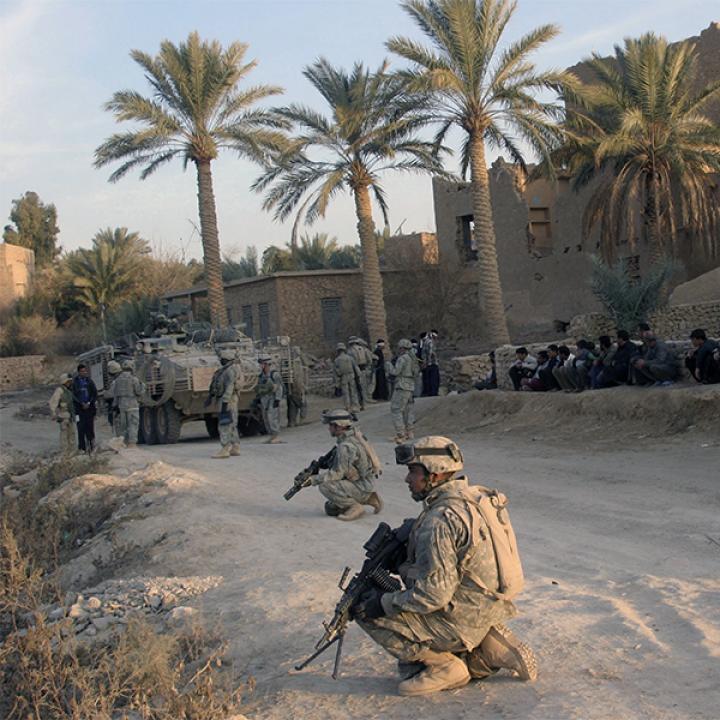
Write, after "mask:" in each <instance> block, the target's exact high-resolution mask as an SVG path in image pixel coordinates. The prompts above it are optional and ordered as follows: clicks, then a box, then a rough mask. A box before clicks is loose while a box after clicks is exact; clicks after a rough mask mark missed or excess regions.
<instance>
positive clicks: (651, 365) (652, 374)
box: [631, 331, 678, 385]
mask: <svg viewBox="0 0 720 720" xmlns="http://www.w3.org/2000/svg"><path fill="white" fill-rule="evenodd" d="M643 340H644V341H645V347H646V349H645V351H644V353H643V354H642V356H641V357H636V358H634V359H633V360H632V362H631V375H632V380H633V382H634V383H635V384H636V385H672V384H673V381H674V380H675V378H676V377H677V373H678V366H677V361H676V358H675V354H674V353H673V352H672V351H671V350H670V348H669V347H668V346H667V345H666V344H665V343H664V342H662V341H661V340H658V339H657V338H656V337H655V335H653V334H652V333H650V332H649V331H648V332H644V333H643Z"/></svg>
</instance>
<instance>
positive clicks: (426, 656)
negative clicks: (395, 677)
mask: <svg viewBox="0 0 720 720" xmlns="http://www.w3.org/2000/svg"><path fill="white" fill-rule="evenodd" d="M418 660H420V661H421V662H423V663H424V664H425V666H426V667H425V669H424V670H422V671H421V672H419V673H418V674H417V675H414V676H413V677H411V678H409V679H408V680H403V681H402V682H401V683H400V684H399V685H398V692H399V693H400V695H429V694H430V693H434V692H439V691H440V690H454V689H455V688H459V687H462V686H463V685H467V684H468V683H469V682H470V673H469V672H468V669H467V665H466V664H465V662H464V661H463V660H462V659H461V658H459V657H457V656H456V655H453V654H452V653H449V652H444V653H436V652H432V651H431V650H426V651H425V652H424V653H423V654H422V655H421V656H420V657H419V658H418Z"/></svg>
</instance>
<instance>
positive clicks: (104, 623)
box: [92, 615, 115, 632]
mask: <svg viewBox="0 0 720 720" xmlns="http://www.w3.org/2000/svg"><path fill="white" fill-rule="evenodd" d="M92 624H93V627H94V628H95V629H96V630H98V631H99V632H102V631H103V630H107V629H108V628H109V627H110V626H111V625H114V624H115V618H114V617H112V615H104V616H102V617H96V618H93V619H92Z"/></svg>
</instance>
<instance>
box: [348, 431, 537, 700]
mask: <svg viewBox="0 0 720 720" xmlns="http://www.w3.org/2000/svg"><path fill="white" fill-rule="evenodd" d="M396 460H397V462H398V464H403V465H407V466H408V475H407V478H406V480H405V482H406V483H407V484H408V486H409V488H410V492H411V495H412V498H413V500H415V501H417V502H421V501H422V502H423V505H424V507H423V511H422V513H421V514H420V516H419V517H418V519H417V520H416V521H415V525H414V526H413V529H412V532H411V534H410V537H409V539H408V544H407V557H406V559H405V561H404V562H403V563H402V564H401V565H400V566H399V567H398V568H396V569H395V570H396V572H397V574H399V575H400V577H401V578H402V580H403V582H404V585H405V589H403V590H399V591H397V592H393V593H383V592H382V591H381V590H379V589H377V588H376V589H373V590H371V591H368V593H366V594H365V595H364V596H363V597H362V598H361V600H360V602H359V603H358V605H357V606H356V607H355V609H354V617H355V619H356V620H357V621H358V623H359V624H360V626H361V627H362V628H363V630H365V632H367V633H368V635H370V637H372V638H373V639H374V640H375V641H376V642H378V643H379V644H380V645H382V646H383V647H384V648H385V649H386V650H387V651H388V652H389V653H391V654H392V655H394V656H395V657H396V658H397V659H398V661H399V663H398V671H399V674H400V677H401V682H400V685H399V686H398V690H399V692H400V694H401V695H425V694H428V693H432V692H437V691H438V690H450V689H452V688H457V687H462V686H463V685H465V684H466V683H468V682H469V681H470V678H471V677H476V678H483V677H487V676H488V675H491V674H493V673H495V672H497V671H498V670H499V669H501V668H507V669H509V670H511V671H513V672H514V673H515V674H516V675H517V676H519V677H520V678H521V679H524V680H534V679H535V677H536V676H537V664H536V661H535V656H534V654H533V652H532V650H531V649H530V648H529V647H528V646H527V645H526V644H525V643H522V642H520V641H519V640H518V639H517V638H516V637H515V636H514V635H513V634H512V633H511V632H510V630H508V629H507V628H506V627H505V626H504V625H503V624H502V623H503V621H504V620H506V619H507V618H510V617H512V616H513V615H515V613H516V610H515V607H514V605H513V604H512V603H511V602H510V601H508V600H503V599H498V598H497V597H496V596H495V595H493V593H492V592H491V591H490V590H488V588H490V589H494V590H496V591H498V590H499V587H498V585H499V582H498V570H497V563H496V560H495V553H494V550H493V545H492V540H491V538H490V535H489V531H488V529H487V525H486V524H485V522H484V520H483V518H482V516H481V515H480V513H479V511H478V510H477V509H476V507H475V506H474V505H473V504H472V503H471V502H469V501H468V500H467V499H466V497H465V495H464V489H465V488H467V486H468V481H467V478H465V477H463V476H456V475H455V473H456V472H458V471H460V470H462V468H463V458H462V454H461V453H460V449H459V448H458V446H457V445H456V444H455V443H454V442H453V441H452V440H449V439H448V438H444V437H437V436H435V437H425V438H422V439H420V440H418V441H417V442H416V443H415V444H414V445H413V444H404V445H400V446H399V447H397V448H396Z"/></svg>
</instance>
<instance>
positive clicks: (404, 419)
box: [390, 387, 415, 435]
mask: <svg viewBox="0 0 720 720" xmlns="http://www.w3.org/2000/svg"><path fill="white" fill-rule="evenodd" d="M413 405H414V400H413V391H412V390H402V389H401V388H399V387H396V388H395V389H394V390H393V394H392V399H391V400H390V414H391V415H392V421H393V425H394V426H395V433H396V434H397V435H407V434H408V433H409V432H412V429H413V426H414V425H415V413H414V408H413Z"/></svg>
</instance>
